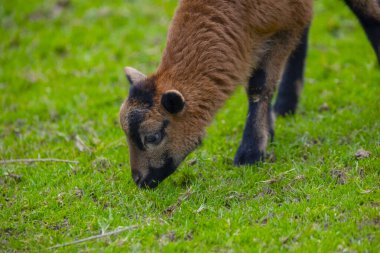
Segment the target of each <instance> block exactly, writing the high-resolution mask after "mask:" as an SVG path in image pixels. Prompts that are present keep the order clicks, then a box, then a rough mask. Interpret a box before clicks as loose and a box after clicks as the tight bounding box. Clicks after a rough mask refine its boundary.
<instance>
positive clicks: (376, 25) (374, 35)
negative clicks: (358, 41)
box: [345, 0, 380, 64]
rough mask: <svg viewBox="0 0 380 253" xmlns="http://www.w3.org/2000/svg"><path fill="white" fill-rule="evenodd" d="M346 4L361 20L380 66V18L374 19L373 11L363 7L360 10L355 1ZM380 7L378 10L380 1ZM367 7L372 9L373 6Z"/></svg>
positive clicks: (347, 1) (349, 0) (351, 0)
mask: <svg viewBox="0 0 380 253" xmlns="http://www.w3.org/2000/svg"><path fill="white" fill-rule="evenodd" d="M345 2H346V4H347V5H348V6H349V7H350V9H351V10H352V12H353V13H354V14H355V15H356V17H357V18H358V19H359V21H360V23H361V25H362V27H363V29H364V31H365V33H366V34H367V37H368V40H369V41H370V42H371V45H372V47H373V49H374V50H375V53H376V56H377V60H378V63H379V64H380V16H379V17H374V16H373V14H372V15H370V14H369V13H370V12H371V11H372V10H365V9H363V7H361V8H359V7H358V6H357V5H355V1H354V0H345ZM378 5H379V7H378V8H379V9H380V0H378ZM367 6H368V8H370V6H371V5H367Z"/></svg>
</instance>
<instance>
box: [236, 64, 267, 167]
mask: <svg viewBox="0 0 380 253" xmlns="http://www.w3.org/2000/svg"><path fill="white" fill-rule="evenodd" d="M266 76H267V75H266V72H265V70H264V69H257V70H256V71H254V73H253V74H252V76H251V78H250V80H249V83H248V89H247V93H248V101H249V109H248V116H247V120H246V124H245V129H244V133H243V139H242V141H241V143H240V146H239V148H238V151H237V153H236V155H235V159H234V164H235V165H246V164H253V163H256V162H258V161H262V160H264V155H265V149H266V146H267V143H268V139H269V137H270V135H272V137H273V133H274V132H273V126H272V120H271V116H270V113H271V111H270V97H268V96H265V95H264V94H265V92H266V91H267V89H266V80H267V78H266Z"/></svg>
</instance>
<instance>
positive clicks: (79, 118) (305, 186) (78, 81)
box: [0, 0, 380, 252]
mask: <svg viewBox="0 0 380 253" xmlns="http://www.w3.org/2000/svg"><path fill="white" fill-rule="evenodd" d="M176 4H177V1H174V0H165V1H158V0H139V1H137V0H133V1H132V0H129V1H121V0H117V1H100V0H96V1H95V0H94V1H79V0H72V1H69V0H59V1H56V0H55V1H38V0H30V1H28V3H27V4H25V1H21V0H12V1H1V2H0V34H1V40H0V103H1V108H2V112H1V117H0V159H1V160H9V159H19V158H59V159H67V160H73V161H78V162H79V163H78V164H74V163H52V162H38V163H29V164H23V163H15V164H1V165H0V189H1V195H0V221H1V222H0V251H18V252H19V251H44V250H47V248H49V247H52V246H54V245H57V244H63V243H69V242H73V241H75V240H78V239H82V238H86V237H89V236H93V235H99V234H102V233H106V232H111V231H114V230H117V229H118V228H121V227H128V226H131V225H137V228H135V229H133V230H129V231H125V232H122V233H119V234H116V235H112V236H106V237H104V238H101V239H97V240H91V241H87V242H84V243H77V244H74V245H71V246H67V247H58V248H56V249H55V250H57V251H67V252H72V251H84V252H87V251H90V252H92V251H94V252H98V251H100V250H104V251H106V252H111V251H119V250H120V251H121V250H124V251H125V250H129V251H143V252H151V251H164V252H172V251H177V252H178V251H195V252H200V251H205V252H207V251H213V252H227V251H232V252H234V251H236V252H241V251H247V252H249V251H269V252H274V251H279V250H291V251H296V252H310V251H311V252H313V251H314V252H315V251H318V252H331V251H338V252H355V251H357V252H379V251H380V207H379V205H380V194H379V190H380V189H379V188H380V184H379V182H380V159H379V157H380V121H379V118H380V110H379V109H380V96H379V95H380V85H379V84H380V68H379V67H378V65H377V63H376V58H375V56H374V53H373V51H372V48H371V47H370V45H369V43H368V42H367V40H366V37H365V35H364V33H363V31H362V30H361V28H360V26H359V24H358V22H357V21H356V19H355V18H354V16H353V15H352V14H351V12H350V11H349V10H348V8H346V7H345V6H344V4H343V2H342V1H329V0H320V1H316V3H315V5H316V6H315V10H316V13H315V19H314V22H313V25H312V29H311V38H310V39H311V41H310V52H309V55H308V60H307V69H306V82H305V88H304V91H303V94H302V99H301V103H300V107H299V111H298V114H297V115H295V116H293V117H287V118H280V119H278V120H277V122H276V138H275V141H274V143H273V144H271V145H270V147H269V150H268V151H269V152H268V159H267V160H266V162H265V163H262V164H258V165H255V166H247V167H241V168H236V167H234V166H232V159H233V155H234V152H235V151H236V149H237V147H238V144H239V141H240V138H241V135H242V131H243V127H244V122H245V116H246V111H247V99H246V97H245V94H244V90H243V89H242V88H240V89H238V90H237V91H236V93H235V94H234V96H233V97H232V98H231V99H230V100H229V101H228V102H227V103H226V105H225V107H224V108H223V109H222V110H221V111H220V113H219V114H218V115H217V117H216V119H215V121H214V122H213V124H212V125H211V127H210V128H209V129H208V134H207V138H206V139H205V141H204V144H203V145H202V147H200V148H199V149H198V150H197V151H195V152H194V153H193V154H192V155H191V156H190V157H189V158H188V159H187V160H186V161H185V162H184V163H183V165H182V166H181V167H180V168H179V169H178V171H177V172H176V173H175V174H173V175H172V176H171V177H170V178H168V179H167V180H166V181H165V182H164V183H162V184H161V185H160V186H159V187H158V188H157V189H156V190H140V189H138V188H137V187H136V186H135V184H134V183H133V181H132V179H131V175H130V167H129V158H128V147H127V145H126V142H125V137H124V135H123V132H122V131H121V130H120V127H119V124H118V110H119V107H120V105H121V103H122V101H123V99H124V98H125V97H126V95H127V93H128V84H127V81H126V80H125V77H124V75H123V67H124V66H125V65H130V66H133V67H135V68H138V69H140V70H142V71H144V72H146V73H149V72H152V71H154V69H155V67H156V66H157V65H158V63H159V60H160V55H161V53H162V50H163V48H164V46H165V37H166V32H167V28H168V24H169V22H170V19H171V17H172V15H173V12H174V9H175V6H176ZM360 149H363V150H364V151H369V152H370V154H369V153H366V152H364V151H363V152H364V156H363V155H362V156H360V154H358V156H356V155H355V154H356V153H357V152H358V150H360ZM363 152H362V153H363ZM366 154H369V157H366V156H367V155H366Z"/></svg>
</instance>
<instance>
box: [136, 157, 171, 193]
mask: <svg viewBox="0 0 380 253" xmlns="http://www.w3.org/2000/svg"><path fill="white" fill-rule="evenodd" d="M176 168H177V166H175V164H174V162H173V159H172V158H167V159H165V164H164V166H162V167H160V168H154V167H149V170H148V173H146V174H145V175H143V174H142V173H141V172H140V171H139V170H134V169H132V178H133V180H134V181H135V183H136V185H137V186H138V187H139V188H149V189H154V188H156V187H157V186H158V184H159V183H161V182H162V181H163V180H164V179H165V178H167V177H168V176H170V175H171V174H172V173H173V172H174V171H175V170H176Z"/></svg>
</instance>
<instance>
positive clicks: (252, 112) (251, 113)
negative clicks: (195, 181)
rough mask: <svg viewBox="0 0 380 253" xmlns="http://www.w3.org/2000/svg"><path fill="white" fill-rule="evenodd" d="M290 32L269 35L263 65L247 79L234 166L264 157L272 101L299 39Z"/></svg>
mask: <svg viewBox="0 0 380 253" xmlns="http://www.w3.org/2000/svg"><path fill="white" fill-rule="evenodd" d="M296 38H297V36H294V34H290V33H281V34H278V35H276V36H275V37H274V38H272V42H271V43H272V44H271V46H270V49H269V51H268V53H267V54H266V55H265V56H264V58H263V60H262V64H260V66H258V67H257V68H256V69H255V70H254V71H253V73H252V76H251V78H250V80H249V82H248V87H247V95H248V101H249V109H248V116H247V120H246V125H245V129H244V133H243V139H242V141H241V143H240V146H239V148H238V151H237V153H236V155H235V159H234V164H235V165H246V164H253V163H255V162H258V161H262V160H264V156H265V150H266V147H267V144H268V141H269V139H270V138H273V135H274V131H273V117H272V113H271V106H270V104H271V100H272V96H273V93H274V91H275V88H276V85H277V83H278V80H279V79H280V77H281V74H282V71H283V68H284V65H285V64H286V61H287V59H288V57H289V55H290V53H291V52H292V50H293V49H294V47H295V45H296V43H297V42H298V40H297V39H296Z"/></svg>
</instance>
